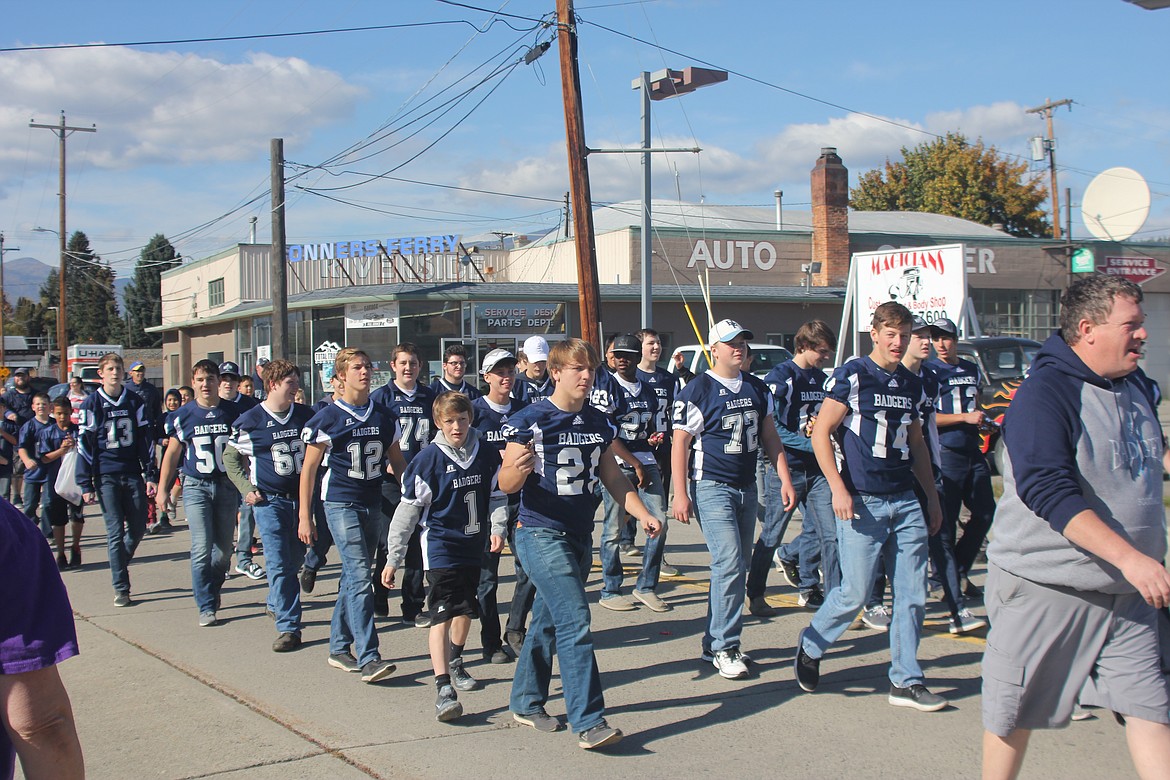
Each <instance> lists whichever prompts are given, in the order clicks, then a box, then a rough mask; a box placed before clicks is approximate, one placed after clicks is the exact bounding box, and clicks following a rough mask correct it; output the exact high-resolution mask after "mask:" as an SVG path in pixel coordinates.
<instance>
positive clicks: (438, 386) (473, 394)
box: [431, 377, 483, 401]
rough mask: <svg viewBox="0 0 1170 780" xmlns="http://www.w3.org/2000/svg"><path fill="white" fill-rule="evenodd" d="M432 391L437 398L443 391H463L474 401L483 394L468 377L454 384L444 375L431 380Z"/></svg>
mask: <svg viewBox="0 0 1170 780" xmlns="http://www.w3.org/2000/svg"><path fill="white" fill-rule="evenodd" d="M431 392H432V393H434V394H435V398H438V397H439V396H441V395H442V394H443V393H463V394H464V395H465V396H467V397H468V398H469V399H471V400H472V401H474V400H475V399H476V398H479V397H480V396H481V395H483V393H482V392H480V390H479V388H478V387H475V386H474V385H472V384H471V383H470V382H468V381H467V380H466V379H464V380H463V381H462V382H460V383H459V384H458V385H453V384H451V383H450V382H448V381H447V380H446V379H444V378H443V377H439V378H438V379H436V380H435V381H434V382H431Z"/></svg>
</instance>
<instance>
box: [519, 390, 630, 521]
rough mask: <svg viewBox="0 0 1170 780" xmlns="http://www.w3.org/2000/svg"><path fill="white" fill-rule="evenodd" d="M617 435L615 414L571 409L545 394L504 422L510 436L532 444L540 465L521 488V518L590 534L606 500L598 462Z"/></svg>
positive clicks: (586, 408)
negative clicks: (612, 418)
mask: <svg viewBox="0 0 1170 780" xmlns="http://www.w3.org/2000/svg"><path fill="white" fill-rule="evenodd" d="M615 436H617V428H615V427H614V425H613V423H611V422H610V421H609V418H608V417H606V416H605V415H604V414H602V413H601V412H599V411H597V410H596V409H594V408H593V407H592V406H589V405H588V404H586V405H585V406H584V407H583V408H582V409H581V411H579V412H566V411H563V410H561V409H559V408H558V407H557V406H555V405H554V404H553V402H552V401H550V400H548V399H545V400H543V401H538V402H537V403H534V404H532V405H530V406H526V407H524V408H523V409H521V410H520V411H519V412H517V413H516V414H514V415H513V416H512V417H511V419H509V420H508V422H507V424H506V425H505V426H504V438H505V439H506V440H507V441H508V442H509V443H511V442H516V443H518V444H524V445H528V444H531V445H532V449H533V454H534V455H535V456H536V464H535V469H534V470H533V472H532V473H531V474H529V475H528V479H527V480H525V482H524V486H523V487H522V488H521V489H520V514H519V518H518V522H519V523H520V524H523V525H527V526H531V527H534V528H552V529H555V530H557V531H563V532H565V533H567V534H571V535H573V536H575V537H577V538H585V539H587V538H589V537H590V536H591V535H592V533H593V514H594V512H595V511H596V510H597V505H598V503H599V502H600V501H601V497H600V495H599V493H598V492H597V491H595V490H594V487H595V486H596V484H597V467H598V465H599V464H600V463H601V455H602V453H604V452H605V451H606V450H607V449H608V448H609V445H610V442H612V441H613V440H614V437H615Z"/></svg>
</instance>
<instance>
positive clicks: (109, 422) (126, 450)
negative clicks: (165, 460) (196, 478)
mask: <svg viewBox="0 0 1170 780" xmlns="http://www.w3.org/2000/svg"><path fill="white" fill-rule="evenodd" d="M176 413H177V412H176ZM77 419H78V424H77V427H78V429H79V436H78V439H79V442H78V443H79V444H80V447H79V449H78V454H79V455H80V456H81V459H82V460H84V461H85V465H84V466H82V467H81V468H80V469H79V472H78V473H79V476H80V477H81V479H80V482H81V486H82V488H83V489H85V488H86V487H88V486H89V485H90V481H91V480H92V478H93V477H95V476H98V475H101V474H137V475H142V474H144V473H146V474H147V476H148V477H149V476H151V474H149V473H148V472H149V471H153V466H154V459H153V457H152V456H153V450H154V443H155V441H154V437H155V428H154V426H153V424H152V422H151V419H150V416H149V415H148V414H147V411H146V406H145V404H144V403H143V401H142V397H141V396H140V395H138V394H137V393H134V392H133V391H131V390H130V389H129V387H127V386H125V385H123V387H122V393H121V394H120V395H119V396H118V397H117V398H112V397H111V396H110V395H109V394H107V393H106V391H105V389H104V388H100V387H99V388H98V389H97V390H95V391H93V392H92V393H90V394H89V395H88V396H86V397H85V400H84V401H82V402H81V409H80V410H78V412H77Z"/></svg>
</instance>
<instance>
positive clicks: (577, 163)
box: [557, 0, 602, 354]
mask: <svg viewBox="0 0 1170 780" xmlns="http://www.w3.org/2000/svg"><path fill="white" fill-rule="evenodd" d="M557 39H558V50H559V52H560V61H561V92H562V94H563V96H564V103H565V141H566V144H567V146H568V152H569V191H570V193H571V194H572V201H573V222H574V225H573V240H574V241H575V242H576V244H577V284H578V287H579V292H578V299H579V302H580V309H581V338H582V339H584V340H585V341H588V342H589V343H590V344H592V345H593V346H594V347H595V348H596V349H597V351H598V353H599V354H600V352H601V333H602V325H601V290H600V288H599V287H598V284H597V253H596V250H595V248H594V245H593V199H592V197H591V196H590V194H589V163H588V158H587V156H588V154H589V150H588V148H587V147H586V146H585V120H584V118H583V117H582V115H581V77H580V74H579V73H578V71H577V24H576V20H575V19H574V14H573V0H557Z"/></svg>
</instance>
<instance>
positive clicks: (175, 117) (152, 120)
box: [0, 47, 363, 169]
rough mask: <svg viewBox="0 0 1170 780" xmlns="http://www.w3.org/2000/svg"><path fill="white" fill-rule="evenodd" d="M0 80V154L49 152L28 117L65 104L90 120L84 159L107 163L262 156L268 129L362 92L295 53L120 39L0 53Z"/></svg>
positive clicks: (341, 104) (304, 121)
mask: <svg viewBox="0 0 1170 780" xmlns="http://www.w3.org/2000/svg"><path fill="white" fill-rule="evenodd" d="M0 82H2V83H4V85H5V100H4V105H3V107H0V163H8V164H11V163H23V161H24V159H25V156H26V154H27V155H28V157H29V159H30V160H33V161H39V160H41V159H52V158H54V157H55V155H56V145H55V143H53V141H52V138H50V137H49V135H48V133H45V137H44V138H43V139H38V138H37V137H35V136H34V137H32V138H31V139H30V138H29V134H30V130H29V129H28V121H29V119H30V117H35V118H36V120H37V121H38V122H41V123H48V124H51V123H54V122H56V121H57V120H58V117H59V116H60V114H59V110H60V107H62V106H64V107H66V109H67V120H68V122H69V124H71V125H81V126H86V125H89V124H92V123H96V124H97V127H98V132H97V134H96V136H94V137H93V138H91V139H88V142H87V147H86V148H87V162H88V163H89V164H91V165H95V166H99V167H102V168H110V169H126V168H134V167H139V166H144V165H150V164H160V163H161V164H173V163H179V164H190V163H203V162H223V161H234V160H241V159H246V158H249V157H256V156H262V155H264V154H265V152H266V150H267V148H268V140H269V139H270V138H273V137H284V138H285V139H286V143H289V142H296V141H297V140H298V139H303V138H304V137H305V136H306V135H307V134H308V132H309V131H310V130H312V129H313V128H315V127H318V126H321V125H324V124H327V123H331V122H334V121H336V119H337V118H338V117H339V116H345V115H348V114H349V113H351V112H352V110H353V108H354V105H355V103H356V101H357V100H358V99H359V98H360V97H361V96H362V95H363V90H361V89H360V88H358V87H355V86H353V85H351V84H349V83H347V82H346V81H345V80H344V79H343V78H342V77H341V76H340V75H338V74H337V73H335V72H333V71H330V70H326V69H323V68H319V67H316V66H314V65H312V64H310V63H309V62H307V61H305V60H303V59H300V58H297V57H289V58H280V57H273V56H271V55H269V54H261V53H253V54H249V55H248V56H247V57H246V59H245V61H243V62H221V61H219V60H215V59H212V58H210V57H203V56H198V55H194V54H180V53H177V52H145V51H137V50H134V49H129V48H124V47H111V48H102V49H73V50H66V51H58V52H48V53H38V54H33V53H27V52H26V53H16V54H7V55H3V56H0ZM38 132H42V131H38ZM73 138H74V139H78V138H79V136H73ZM6 167H8V166H6Z"/></svg>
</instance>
